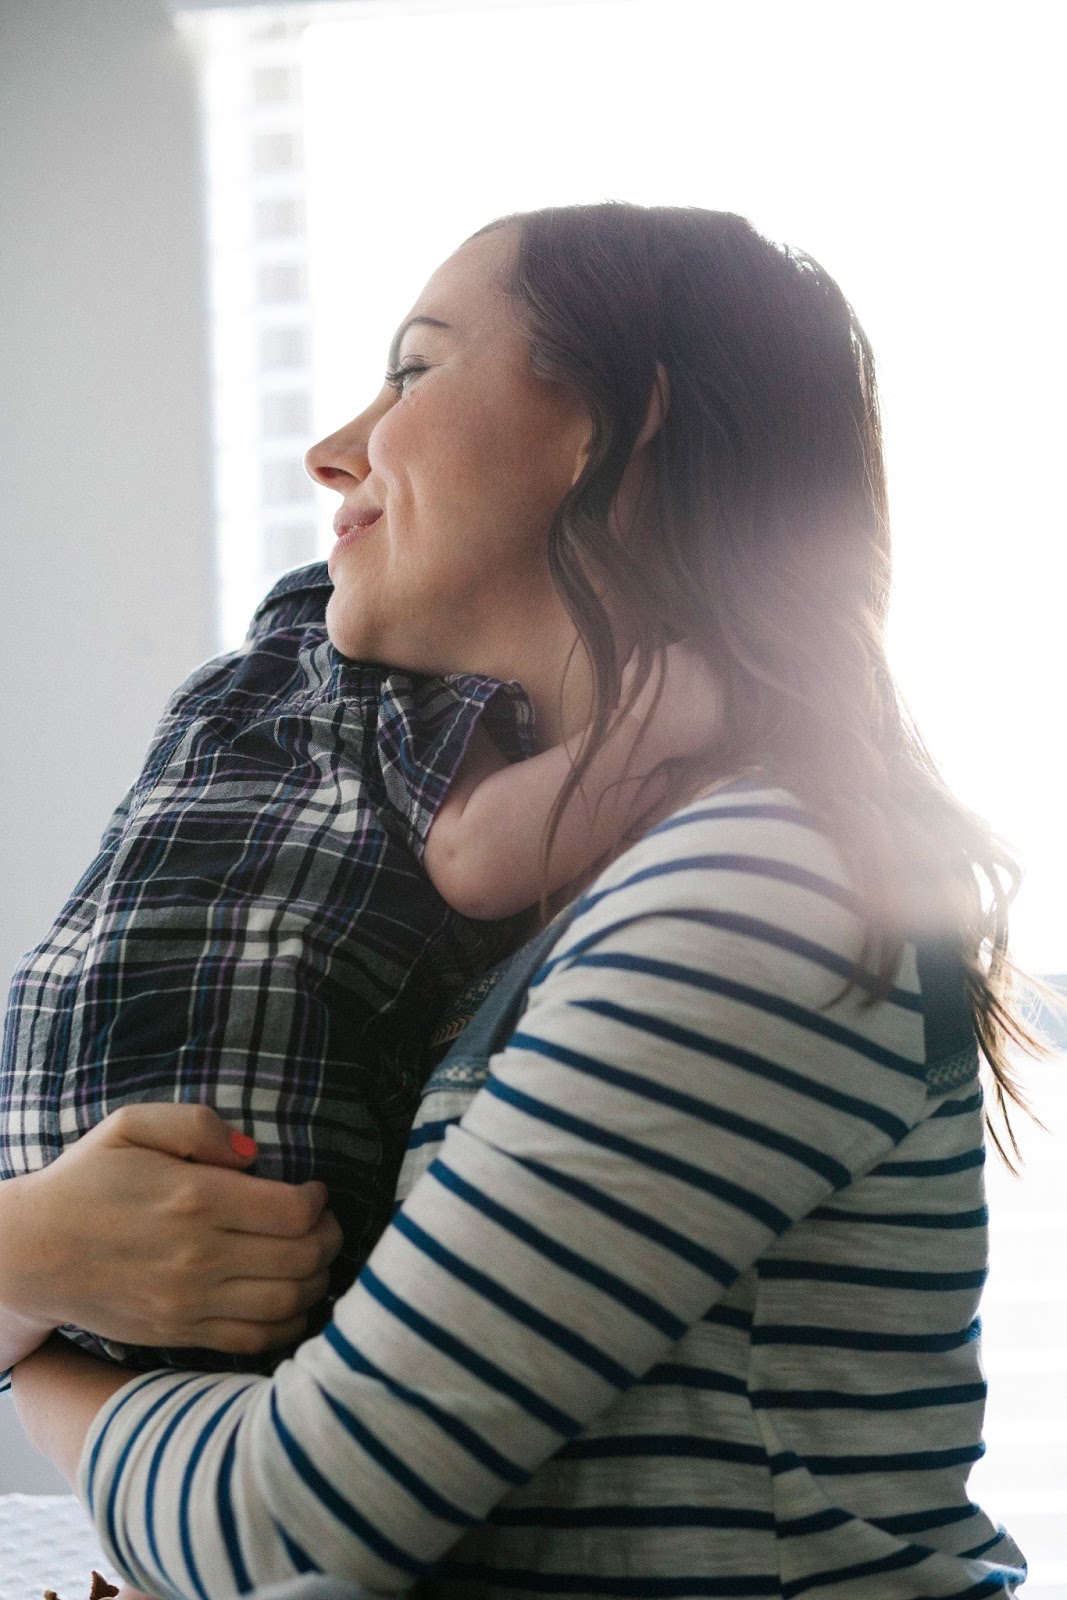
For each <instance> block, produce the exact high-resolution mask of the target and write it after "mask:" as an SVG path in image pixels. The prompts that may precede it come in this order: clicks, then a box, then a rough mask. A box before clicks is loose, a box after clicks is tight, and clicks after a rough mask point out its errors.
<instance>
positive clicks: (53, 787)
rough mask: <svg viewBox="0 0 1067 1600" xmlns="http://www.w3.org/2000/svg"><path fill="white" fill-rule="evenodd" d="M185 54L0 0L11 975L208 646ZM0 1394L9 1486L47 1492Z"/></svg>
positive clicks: (198, 255)
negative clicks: (177, 688) (174, 693)
mask: <svg viewBox="0 0 1067 1600" xmlns="http://www.w3.org/2000/svg"><path fill="white" fill-rule="evenodd" d="M199 169H200V154H199V129H198V114H197V105H196V88H195V73H194V65H193V62H192V60H191V59H190V57H189V54H188V49H187V46H186V45H185V44H184V43H183V41H182V40H181V38H180V36H179V35H177V34H176V33H175V32H174V31H173V28H172V26H171V23H170V21H169V20H168V17H167V15H166V13H165V10H164V7H163V5H162V3H160V0H0V372H2V381H0V423H2V432H0V518H2V533H0V716H2V725H0V726H2V737H0V762H2V765H0V794H2V796H3V802H2V803H3V811H2V826H0V969H2V972H0V976H2V978H3V983H4V986H5V988H6V981H7V976H8V974H9V973H10V971H11V968H12V966H13V965H14V962H15V960H16V958H17V956H18V954H19V952H20V951H21V950H23V949H24V948H25V947H26V946H27V945H29V944H30V943H32V942H33V940H34V939H35V938H36V937H37V936H38V935H39V934H40V933H41V932H43V931H44V929H45V928H46V927H47V925H48V923H49V921H50V920H51V918H52V916H53V915H54V913H55V911H56V909H57V908H58V906H59V905H60V903H61V902H62V900H63V898H64V896H65V894H66V892H67V891H68V889H69V888H70V887H71V886H72V884H73V883H74V881H75V880H76V878H77V877H78V876H79V874H80V873H81V871H82V869H83V867H84V866H85V865H86V863H87V862H88V860H89V859H90V857H91V855H92V853H93V850H94V847H95V842H96V840H97V839H98V837H99V835H100V832H101V829H102V828H103V826H104V824H105V822H106V820H107V817H108V815H109V813H110V811H111V808H112V806H113V805H114V804H115V802H116V801H117V800H118V799H119V798H120V796H121V794H122V793H123V790H124V789H125V787H126V785H127V784H128V783H129V781H130V780H131V778H132V777H133V776H134V775H135V773H136V772H137V769H138V767H139V765H140V758H141V755H142V752H143V749H144V746H145V744H146V741H147V739H148V737H149V735H150V733H151V730H152V727H153V724H154V722H155V719H156V716H157V714H158V712H159V709H160V707H161V705H162V704H163V702H164V700H165V699H166V697H167V695H168V694H169V692H170V690H171V689H172V688H173V687H174V685H175V684H177V683H178V681H179V680H180V679H181V678H182V677H183V676H184V675H185V673H186V672H187V671H188V670H189V668H190V667H191V666H193V665H194V664H195V663H196V662H198V661H200V660H202V659H203V658H204V657H205V656H207V655H209V654H211V652H212V649H213V648H214V595H213V576H212V574H213V554H212V548H211V503H210V502H211V490H210V470H211V469H210V454H209V416H208V402H207V394H208V373H207V358H206V342H205V341H206V336H205V329H206V314H205V305H204V281H205V272H204V266H203V259H202V246H201V234H202V226H201V197H200V182H199ZM54 1487H55V1480H54V1479H53V1478H52V1477H51V1476H50V1475H49V1476H40V1475H38V1473H37V1471H36V1469H35V1467H34V1466H33V1464H32V1463H31V1461H30V1458H29V1457H28V1456H27V1455H26V1453H25V1447H24V1446H23V1445H22V1444H21V1443H20V1442H19V1441H18V1439H17V1438H16V1435H15V1432H14V1429H13V1418H12V1416H11V1413H10V1402H9V1401H8V1400H6V1399H3V1400H0V1492H2V1491H4V1490H8V1489H13V1488H25V1489H53V1488H54Z"/></svg>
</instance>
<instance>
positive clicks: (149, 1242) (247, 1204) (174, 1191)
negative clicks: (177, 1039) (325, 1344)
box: [0, 1104, 341, 1355]
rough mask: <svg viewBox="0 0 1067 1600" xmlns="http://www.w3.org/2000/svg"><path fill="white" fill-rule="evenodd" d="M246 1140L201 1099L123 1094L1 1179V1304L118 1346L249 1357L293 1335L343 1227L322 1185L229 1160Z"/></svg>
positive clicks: (39, 1322)
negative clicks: (156, 1101) (49, 1153)
mask: <svg viewBox="0 0 1067 1600" xmlns="http://www.w3.org/2000/svg"><path fill="white" fill-rule="evenodd" d="M239 1142H240V1141H239ZM248 1143H249V1146H250V1148H249V1149H248V1151H247V1153H245V1154H239V1153H238V1151H237V1150H235V1149H234V1148H233V1146H232V1145H231V1143H230V1129H228V1128H227V1126H226V1124H225V1123H224V1122H223V1121H222V1119H221V1118H220V1117H219V1116H218V1115H217V1114H216V1113H215V1112H214V1111H213V1110H211V1109H210V1108H209V1107H207V1106H193V1105H174V1104H164V1105H131V1106H124V1107H122V1108H121V1109H120V1110H118V1111H115V1112H112V1114H111V1115H110V1116H109V1117H107V1118H105V1120H104V1121H103V1122H101V1123H99V1124H98V1126H97V1127H95V1128H93V1129H92V1130H91V1132H89V1133H88V1134H86V1135H85V1137H84V1138H83V1139H80V1140H79V1141H78V1142H77V1143H76V1144H73V1145H71V1146H69V1148H68V1149H67V1150H65V1151H64V1152H63V1154H62V1155H61V1156H60V1157H59V1158H58V1159H57V1160H56V1161H54V1162H53V1163H52V1164H51V1166H48V1167H45V1168H43V1169H42V1170H41V1171H39V1172H34V1173H30V1174H27V1175H26V1176H25V1177H21V1178H14V1179H9V1180H7V1181H6V1182H4V1183H2V1184H0V1285H2V1289H0V1293H2V1296H3V1308H4V1310H5V1311H7V1312H10V1313H12V1314H14V1315H15V1316H16V1317H20V1318H23V1319H25V1321H26V1323H27V1324H31V1323H32V1324H34V1325H36V1326H38V1327H40V1328H43V1329H46V1328H50V1327H57V1326H60V1325H61V1324H63V1323H68V1322H69V1323H73V1324H75V1325H76V1326H78V1327H82V1328H86V1329H88V1330H89V1331H91V1332H93V1333H96V1334H99V1335H100V1336H102V1337H104V1338H107V1339H115V1340H119V1341H121V1342H122V1343H124V1344H143V1345H178V1346H195V1345H202V1346H206V1347H208V1348H210V1349H214V1350H222V1351H229V1352H234V1353H239V1354H253V1355H255V1354H260V1353H262V1352H263V1351H266V1350H270V1349H273V1348H275V1347H277V1346H281V1345H285V1344H288V1343H289V1342H291V1341H292V1340H294V1339H298V1338H299V1337H300V1335H301V1334H302V1333H303V1332H304V1329H305V1327H306V1316H305V1312H306V1311H307V1309H308V1308H309V1307H310V1306H312V1305H314V1304H315V1303H316V1301H318V1300H320V1299H321V1298H322V1296H323V1295H324V1294H325V1292H326V1288H327V1284H328V1273H327V1270H326V1269H327V1267H328V1265H329V1263H330V1262H331V1261H332V1260H333V1258H334V1256H335V1255H336V1254H337V1251H338V1250H339V1249H340V1245H341V1230H340V1228H339V1227H338V1224H337V1222H336V1220H335V1218H334V1217H333V1215H332V1213H331V1212H329V1211H328V1210H327V1209H326V1200H327V1196H326V1190H325V1188H324V1186H323V1185H322V1184H321V1183H304V1184H299V1185H293V1184H285V1183H276V1182H271V1181H269V1180H267V1179H264V1178H255V1177H252V1176H250V1175H249V1174H248V1173H246V1172H243V1171H242V1170H241V1168H243V1167H245V1166H247V1165H248V1162H249V1161H250V1160H251V1159H252V1158H253V1157H254V1154H255V1149H254V1146H251V1142H250V1141H248Z"/></svg>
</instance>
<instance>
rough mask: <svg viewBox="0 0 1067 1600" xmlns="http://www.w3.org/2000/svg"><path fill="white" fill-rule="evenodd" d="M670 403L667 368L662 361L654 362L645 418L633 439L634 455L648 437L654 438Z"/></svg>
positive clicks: (646, 441)
mask: <svg viewBox="0 0 1067 1600" xmlns="http://www.w3.org/2000/svg"><path fill="white" fill-rule="evenodd" d="M670 403H671V386H670V384H669V383H668V381H667V369H666V367H665V366H664V365H663V362H662V361H657V362H656V376H655V379H654V380H653V383H652V393H651V394H650V395H649V397H648V409H647V410H646V411H645V420H644V422H642V424H641V432H640V433H639V434H638V435H637V438H636V439H635V440H634V448H633V453H634V455H636V454H637V452H638V450H640V449H641V448H642V447H643V446H644V445H646V444H647V443H648V441H649V440H650V439H654V438H655V436H656V434H657V433H658V432H659V430H660V429H661V428H662V426H663V421H664V418H665V417H666V415H667V410H668V408H669V406H670Z"/></svg>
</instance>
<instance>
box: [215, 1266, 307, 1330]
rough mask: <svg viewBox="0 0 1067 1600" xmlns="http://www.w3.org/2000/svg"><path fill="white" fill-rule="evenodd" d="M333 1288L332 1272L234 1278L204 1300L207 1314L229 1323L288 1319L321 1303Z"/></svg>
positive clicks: (216, 1287)
mask: <svg viewBox="0 0 1067 1600" xmlns="http://www.w3.org/2000/svg"><path fill="white" fill-rule="evenodd" d="M329 1287H330V1275H329V1273H328V1272H318V1273H316V1274H315V1276H314V1277H313V1278H231V1279H230V1280H229V1282H228V1283H220V1284H217V1285H216V1286H215V1287H214V1288H213V1290H212V1291H211V1293H210V1294H209V1295H207V1296H205V1299H204V1301H203V1312H204V1317H205V1319H207V1320H210V1321H226V1322H264V1323H275V1322H286V1321H288V1320H289V1319H290V1318H292V1317H298V1316H300V1315H301V1313H302V1312H304V1311H310V1309H311V1307H312V1306H315V1305H318V1303H319V1301H320V1300H321V1299H322V1297H323V1296H324V1295H325V1293H326V1291H327V1289H328V1288H329Z"/></svg>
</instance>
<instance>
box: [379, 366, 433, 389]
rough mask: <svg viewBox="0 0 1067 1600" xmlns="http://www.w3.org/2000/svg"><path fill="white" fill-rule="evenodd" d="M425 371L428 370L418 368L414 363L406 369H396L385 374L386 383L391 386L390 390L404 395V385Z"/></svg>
mask: <svg viewBox="0 0 1067 1600" xmlns="http://www.w3.org/2000/svg"><path fill="white" fill-rule="evenodd" d="M425 371H426V368H425V367H424V366H421V367H420V366H416V365H415V364H414V363H411V362H409V363H408V365H407V366H406V367H396V368H394V370H393V371H392V372H387V373H386V374H385V381H386V383H387V384H388V385H389V387H390V389H395V390H396V391H397V393H398V394H403V393H404V385H405V384H406V383H407V380H408V379H409V378H413V377H415V376H416V375H417V374H418V373H420V372H425Z"/></svg>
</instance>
